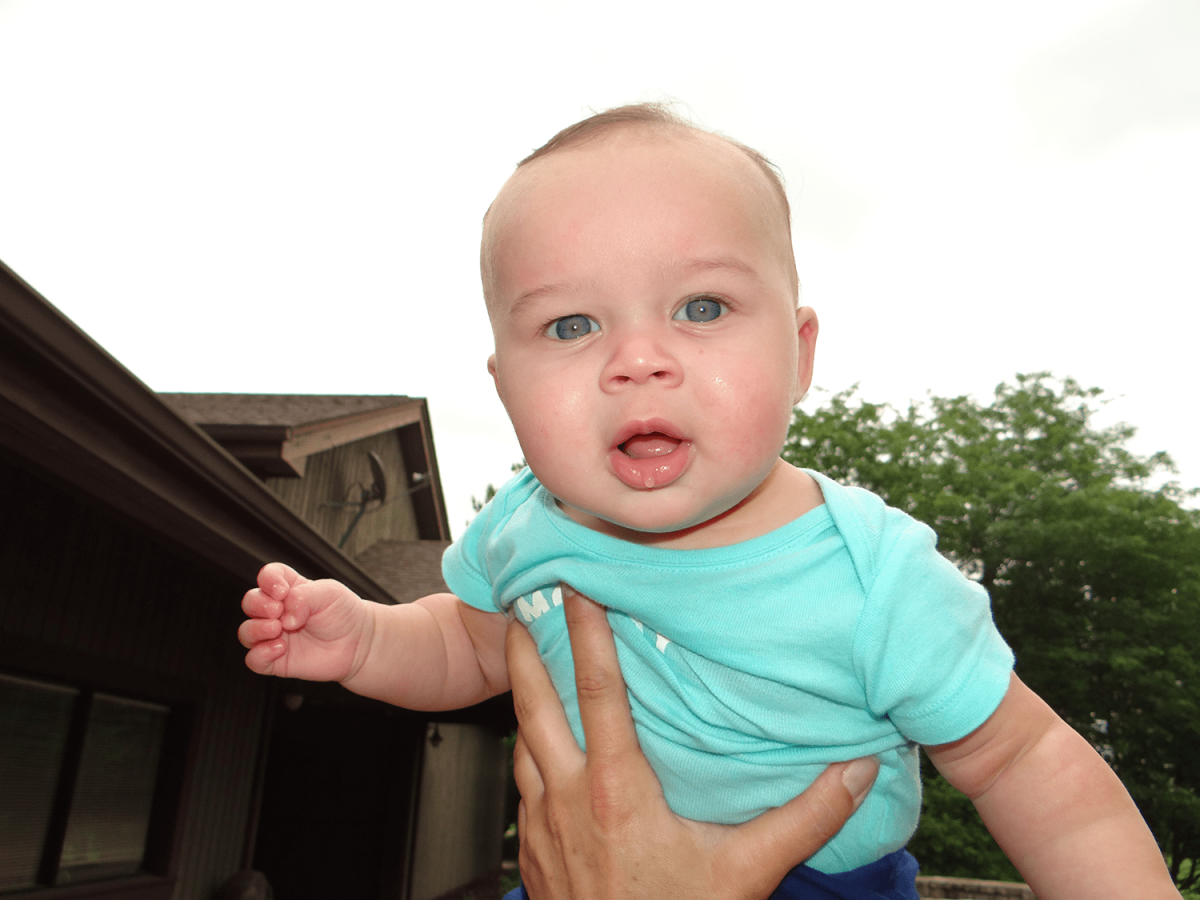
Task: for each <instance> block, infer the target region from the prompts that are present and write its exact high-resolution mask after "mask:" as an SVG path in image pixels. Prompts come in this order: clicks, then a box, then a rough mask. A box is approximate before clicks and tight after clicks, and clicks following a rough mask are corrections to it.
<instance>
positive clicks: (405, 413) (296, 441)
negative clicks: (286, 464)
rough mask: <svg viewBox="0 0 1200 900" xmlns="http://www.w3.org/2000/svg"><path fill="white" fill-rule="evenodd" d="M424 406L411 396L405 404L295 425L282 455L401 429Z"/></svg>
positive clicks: (418, 416)
mask: <svg viewBox="0 0 1200 900" xmlns="http://www.w3.org/2000/svg"><path fill="white" fill-rule="evenodd" d="M424 406H425V401H424V400H420V399H417V398H412V399H410V400H409V401H408V402H407V403H404V404H400V405H397V406H387V407H384V408H383V409H373V410H370V411H368V412H361V413H355V414H354V415H350V416H343V417H342V418H340V419H328V420H326V421H324V422H311V423H309V424H307V425H298V426H296V427H294V428H292V429H291V432H292V433H291V436H290V437H289V438H288V440H287V443H286V444H285V445H284V448H283V455H284V457H285V458H287V459H297V458H302V457H305V456H311V455H312V454H314V453H319V452H321V451H322V450H329V449H331V448H333V447H339V446H341V445H342V444H348V443H350V442H351V441H357V440H360V439H361V438H365V437H371V435H374V434H380V433H382V432H384V431H391V430H392V429H394V428H403V427H404V426H405V425H411V424H412V423H413V422H418V421H420V420H421V416H422V412H423V408H424Z"/></svg>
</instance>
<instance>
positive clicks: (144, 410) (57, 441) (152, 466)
mask: <svg viewBox="0 0 1200 900" xmlns="http://www.w3.org/2000/svg"><path fill="white" fill-rule="evenodd" d="M421 406H422V412H421V414H422V415H427V414H426V413H424V410H423V407H424V404H423V403H422V404H421ZM324 439H325V438H323V437H322V436H321V435H318V434H314V435H310V436H302V440H301V441H300V443H299V444H298V446H317V445H318V444H319V443H320V442H321V441H322V440H324ZM305 441H308V444H307V445H306V444H305ZM0 449H3V451H4V452H5V455H7V456H10V457H13V458H15V460H16V461H17V462H18V463H19V464H20V465H22V466H24V467H28V468H29V469H31V470H36V471H38V472H40V473H42V474H44V475H46V476H48V477H49V478H51V479H53V480H55V481H57V482H59V483H60V484H64V485H66V486H68V487H69V488H70V489H71V490H72V491H73V492H75V493H77V494H80V495H84V496H87V497H89V498H92V499H93V500H95V501H96V502H98V503H101V504H103V505H104V506H105V507H107V508H110V509H111V510H113V511H115V512H116V513H118V514H119V515H121V516H122V517H123V518H125V519H127V520H130V521H132V522H133V523H135V524H136V525H139V526H141V527H142V528H143V529H145V530H146V531H148V532H149V533H150V534H152V535H154V536H156V537H158V538H160V539H162V540H165V541H167V542H170V543H171V544H173V545H175V546H176V547H177V548H179V549H180V550H182V551H184V552H186V553H188V554H189V555H192V556H193V557H199V558H200V559H201V560H202V561H204V562H207V563H209V564H210V565H213V566H215V567H217V568H218V569H220V570H223V571H225V572H227V573H229V574H230V575H232V576H233V577H234V578H236V579H238V580H239V581H242V582H244V583H246V584H247V586H249V585H250V584H252V582H253V578H254V575H255V573H256V572H257V570H258V568H259V567H260V566H261V565H262V564H263V563H264V562H266V561H269V560H281V561H284V562H287V563H289V564H290V565H292V566H294V567H296V568H297V569H300V570H302V571H305V572H308V573H311V574H312V575H313V576H314V577H333V578H337V579H339V580H340V581H342V582H344V583H346V584H347V585H349V586H350V587H351V588H352V589H353V590H355V591H356V592H358V593H359V594H360V595H362V596H364V597H370V598H372V599H377V600H380V601H383V602H394V600H393V599H392V598H391V596H390V595H389V594H388V592H387V591H386V590H385V589H384V588H383V587H381V586H380V585H379V584H377V583H376V582H375V581H374V580H373V579H372V578H371V577H370V576H368V575H367V574H366V573H365V572H363V571H362V570H361V569H360V568H359V567H358V566H356V565H355V564H354V563H353V561H351V560H350V559H349V558H348V557H346V556H345V555H344V554H343V553H342V552H341V551H340V550H338V549H337V548H336V547H334V546H333V545H332V544H330V543H329V542H328V541H326V540H325V539H324V538H323V537H321V535H319V534H318V533H317V532H316V531H314V530H313V529H312V528H311V527H310V526H309V525H308V524H307V523H305V522H304V521H303V520H302V519H300V518H299V517H297V516H296V515H295V514H294V513H292V512H291V510H289V509H288V508H287V507H286V506H284V505H283V503H281V502H280V501H279V500H278V499H277V498H276V497H275V495H274V494H272V493H271V492H270V491H268V490H267V488H266V487H265V486H264V485H263V484H262V482H260V481H259V480H258V478H256V477H255V476H254V475H253V474H252V473H251V472H250V471H249V470H247V469H246V468H245V467H244V466H243V465H241V464H240V463H239V462H238V461H237V460H236V459H235V458H234V457H233V456H232V455H231V454H230V453H228V452H226V451H225V450H224V449H222V448H221V447H220V446H219V445H218V444H217V443H216V442H215V441H214V440H212V439H211V438H210V437H209V436H208V435H206V434H204V433H203V432H202V431H201V430H200V429H198V428H196V427H194V426H192V425H191V424H189V423H188V422H186V421H184V420H183V419H181V418H180V417H179V416H178V415H176V414H175V412H173V411H172V410H171V409H170V408H169V407H168V406H167V405H166V404H165V403H163V402H162V401H161V400H160V399H159V398H158V397H157V396H156V395H155V394H154V392H153V391H151V390H150V389H149V388H148V387H147V386H146V385H144V384H143V383H142V382H141V381H139V380H138V379H137V378H136V377H134V376H133V375H132V374H131V373H130V372H129V371H128V370H126V369H125V368H124V367H123V366H122V365H121V364H120V363H118V362H117V361H116V360H115V359H113V357H111V356H110V355H109V354H108V353H107V352H105V350H104V349H103V348H102V347H100V346H99V345H98V344H97V343H96V342H95V341H93V340H92V339H91V338H89V337H88V336H87V335H86V334H84V333H83V332H82V331H80V330H79V329H78V328H77V327H76V326H75V325H74V324H73V323H72V322H71V321H70V320H68V319H67V318H66V317H65V316H63V315H62V314H61V313H60V312H58V310H56V309H55V308H54V307H53V306H51V305H50V304H49V303H48V302H47V301H46V300H45V299H44V298H42V297H41V296H40V295H39V294H38V293H37V292H36V291H34V290H33V288H31V287H30V286H29V285H28V284H26V283H25V282H24V281H22V280H21V279H20V278H19V277H18V276H17V275H16V274H15V273H13V272H12V271H11V270H10V269H8V268H7V267H6V266H4V265H3V264H2V263H0ZM308 452H313V451H312V450H309V451H308ZM431 459H432V454H431ZM436 505H437V506H439V507H440V506H441V505H442V504H441V502H440V498H438V500H437V501H436ZM443 515H444V513H443Z"/></svg>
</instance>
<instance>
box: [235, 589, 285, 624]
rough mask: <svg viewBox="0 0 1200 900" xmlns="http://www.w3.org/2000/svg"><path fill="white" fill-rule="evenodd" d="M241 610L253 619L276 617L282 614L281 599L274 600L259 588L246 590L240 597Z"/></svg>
mask: <svg viewBox="0 0 1200 900" xmlns="http://www.w3.org/2000/svg"><path fill="white" fill-rule="evenodd" d="M242 612H244V613H245V614H246V615H248V616H252V617H254V618H255V619H278V618H279V617H280V615H282V614H283V601H282V600H275V599H273V598H272V597H270V596H269V595H268V594H264V593H263V592H262V590H261V589H259V588H255V589H254V590H252V591H246V595H245V596H244V597H242Z"/></svg>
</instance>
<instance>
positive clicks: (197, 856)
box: [0, 458, 267, 900]
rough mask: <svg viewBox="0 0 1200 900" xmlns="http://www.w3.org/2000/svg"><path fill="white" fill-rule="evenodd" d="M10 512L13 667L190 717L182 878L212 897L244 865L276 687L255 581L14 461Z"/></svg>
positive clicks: (179, 841)
mask: <svg viewBox="0 0 1200 900" xmlns="http://www.w3.org/2000/svg"><path fill="white" fill-rule="evenodd" d="M0 509H3V510H4V517H3V526H2V528H3V536H2V539H0V571H3V572H4V576H5V577H4V578H3V579H0V651H2V652H0V668H4V669H5V670H9V671H15V672H17V673H18V674H26V675H29V676H32V677H37V678H42V679H45V680H48V681H57V682H60V683H65V684H75V685H81V684H82V685H87V686H90V687H94V688H95V689H98V690H110V691H116V692H119V693H122V694H125V695H129V696H135V697H141V698H144V699H147V700H154V701H157V702H166V703H168V704H169V705H171V706H172V709H173V715H175V714H178V715H185V716H189V717H191V723H190V724H191V738H190V740H189V741H188V742H187V747H186V749H185V751H184V752H185V753H187V754H188V755H189V756H190V757H191V759H192V760H193V763H192V765H191V766H190V767H189V766H187V765H183V766H180V767H179V768H180V771H184V770H187V769H189V768H190V772H189V774H188V785H187V790H186V791H185V794H184V802H183V805H182V807H181V808H180V815H179V818H178V830H177V832H176V834H175V835H174V840H173V841H172V844H173V846H174V847H175V848H177V853H175V854H174V862H173V865H172V870H173V871H172V872H170V873H169V874H172V875H174V876H175V877H176V878H177V880H178V881H177V887H176V890H175V893H174V895H173V896H174V898H175V900H208V898H209V897H211V896H212V893H213V892H214V890H215V889H216V888H217V887H218V886H219V885H220V883H221V882H222V881H223V880H224V879H225V878H226V877H228V876H229V875H230V874H231V873H232V872H234V871H236V870H237V869H238V868H239V866H240V863H241V854H242V850H243V845H244V841H245V823H246V821H247V819H248V816H249V807H250V800H251V791H252V781H253V776H254V762H255V751H256V745H257V742H258V737H259V730H260V722H261V719H262V712H263V702H264V698H265V696H266V693H267V689H266V686H267V682H266V681H265V679H260V678H256V677H254V676H253V675H252V674H251V673H250V672H249V671H248V670H247V669H246V668H245V666H244V665H243V663H242V661H241V656H242V651H241V647H240V646H239V645H238V643H237V641H236V638H235V632H236V628H237V624H238V622H239V620H240V613H239V608H238V603H239V600H240V597H241V593H242V591H243V589H244V586H243V585H235V584H233V583H231V581H229V580H228V578H227V576H223V575H220V574H217V573H216V572H214V571H213V570H210V569H209V568H208V567H206V566H203V565H201V564H198V563H197V562H195V561H193V560H192V559H189V558H187V557H186V556H184V555H182V554H181V553H180V552H179V551H177V550H175V549H172V548H171V547H169V546H167V545H165V544H160V543H159V542H157V541H156V540H154V538H153V537H151V536H149V535H147V534H145V533H143V532H141V531H139V530H138V529H136V528H133V527H131V526H129V525H127V524H126V523H125V522H123V521H121V520H119V519H117V518H115V517H114V516H113V515H112V514H111V513H108V512H106V511H104V510H102V509H100V508H98V507H95V506H92V505H90V504H88V503H86V502H84V501H82V500H79V499H77V498H76V497H74V496H73V495H72V494H71V493H69V492H67V491H64V490H62V489H60V488H59V487H57V486H56V485H53V484H51V483H50V482H48V481H46V480H43V479H42V478H40V477H37V476H35V475H33V474H31V473H30V472H28V471H26V470H23V469H21V468H19V467H18V466H17V465H14V464H13V463H12V462H11V461H10V460H8V459H3V458H0ZM231 826H232V827H231ZM166 856H168V857H170V856H171V854H170V852H169V851H168V853H167V854H166Z"/></svg>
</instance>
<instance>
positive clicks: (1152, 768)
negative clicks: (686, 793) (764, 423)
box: [783, 372, 1200, 886]
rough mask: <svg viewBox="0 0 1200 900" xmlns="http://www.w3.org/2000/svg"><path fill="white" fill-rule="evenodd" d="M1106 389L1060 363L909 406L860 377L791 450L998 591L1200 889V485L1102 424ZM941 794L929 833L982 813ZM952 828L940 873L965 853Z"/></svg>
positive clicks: (1032, 657)
mask: <svg viewBox="0 0 1200 900" xmlns="http://www.w3.org/2000/svg"><path fill="white" fill-rule="evenodd" d="M1101 402H1102V392H1101V391H1100V390H1099V389H1097V388H1086V389H1085V388H1082V387H1080V385H1079V384H1077V383H1076V382H1074V381H1072V380H1070V379H1061V380H1060V379H1055V378H1052V377H1051V376H1050V375H1049V374H1047V373H1044V372H1043V373H1036V374H1033V375H1018V376H1017V378H1016V383H1015V384H1014V385H1009V384H1001V385H999V386H998V387H997V388H996V391H995V395H994V397H993V399H992V402H991V403H990V404H988V405H986V406H984V405H981V404H979V403H978V402H977V401H975V400H973V399H971V398H970V397H951V398H946V397H929V398H927V399H926V400H925V401H924V402H923V403H919V404H918V403H914V404H912V405H910V406H909V408H908V409H907V410H906V411H904V412H899V411H897V410H895V409H892V408H891V407H889V406H887V405H882V404H874V403H869V402H866V401H863V400H861V399H859V398H858V397H857V388H853V389H851V390H849V391H845V392H843V393H840V394H836V395H834V396H833V397H832V398H830V401H829V402H828V403H827V404H826V405H825V406H824V407H822V408H821V409H819V410H817V411H816V412H814V413H812V414H811V415H805V414H802V413H797V415H796V419H795V422H794V424H793V426H792V429H791V432H790V434H789V437H788V442H787V445H786V446H785V448H784V451H783V456H784V458H785V459H787V460H788V461H789V462H792V463H794V464H796V465H802V466H807V467H810V468H814V469H817V470H818V471H821V472H824V473H825V474H827V475H829V476H831V477H833V478H836V479H838V480H840V481H843V482H846V483H850V484H858V485H861V486H863V487H866V488H869V489H871V490H873V491H875V492H876V493H879V494H880V495H882V496H883V497H884V498H885V499H886V500H887V501H888V502H889V503H890V504H892V505H893V506H896V507H899V508H900V509H903V510H905V511H907V512H909V513H910V514H912V515H913V516H915V517H916V518H918V519H920V520H922V521H924V522H926V523H927V524H929V525H930V526H931V527H933V528H934V529H935V530H936V531H937V532H938V535H939V548H940V550H941V551H942V552H943V553H944V554H945V555H946V556H947V557H949V558H950V559H951V560H952V561H954V562H955V563H956V564H957V565H958V566H959V567H960V568H961V569H962V570H963V571H964V572H965V573H966V574H967V575H968V576H969V577H972V578H975V579H977V580H978V581H980V582H981V583H982V584H983V585H984V586H985V587H987V588H988V590H989V591H990V593H991V595H992V605H993V613H994V616H995V618H996V622H997V625H998V626H999V627H1000V630H1001V632H1002V633H1003V634H1004V636H1005V638H1006V639H1007V640H1008V641H1009V643H1010V644H1011V645H1012V647H1013V649H1014V651H1015V652H1016V655H1017V671H1018V673H1019V674H1020V676H1021V678H1022V679H1023V680H1024V681H1025V682H1026V683H1028V684H1029V685H1030V686H1031V687H1032V688H1033V689H1034V690H1036V691H1037V692H1038V693H1039V694H1041V695H1042V697H1043V698H1045V699H1046V701H1047V702H1048V703H1049V704H1050V705H1051V706H1052V707H1054V708H1055V709H1056V710H1057V711H1058V712H1059V714H1060V715H1062V716H1063V718H1064V719H1066V720H1067V721H1068V722H1069V723H1071V725H1072V726H1074V727H1075V728H1076V729H1077V730H1078V731H1080V733H1081V734H1083V735H1084V736H1085V737H1086V738H1087V739H1088V740H1089V741H1090V742H1091V743H1092V744H1093V746H1095V747H1096V748H1097V750H1098V751H1099V752H1100V753H1101V754H1102V755H1103V756H1104V758H1105V759H1107V760H1108V761H1109V763H1110V764H1111V765H1112V766H1113V768H1114V769H1115V770H1116V771H1117V773H1118V774H1119V775H1120V776H1121V778H1122V779H1123V780H1124V782H1125V784H1126V786H1127V787H1128V788H1129V790H1130V793H1131V794H1133V796H1134V799H1135V800H1136V801H1137V802H1138V804H1139V806H1140V808H1141V809H1142V812H1143V814H1144V815H1145V816H1146V818H1147V821H1148V822H1149V823H1150V826H1151V829H1152V830H1153V831H1154V833H1155V835H1156V837H1157V839H1158V841H1159V844H1160V846H1161V847H1162V848H1163V850H1164V852H1165V853H1166V854H1167V855H1168V856H1169V857H1170V859H1171V860H1172V865H1173V867H1174V869H1173V871H1174V873H1175V874H1176V877H1177V880H1178V881H1179V883H1180V884H1181V886H1188V885H1189V884H1190V883H1191V882H1192V881H1193V880H1195V879H1197V878H1200V871H1197V872H1196V873H1195V875H1193V874H1192V866H1191V865H1190V862H1188V861H1190V860H1194V859H1200V799H1198V797H1200V751H1198V750H1197V749H1196V748H1200V716H1198V715H1197V713H1198V712H1200V667H1198V666H1197V663H1196V662H1195V653H1194V650H1193V648H1194V647H1195V646H1196V644H1197V641H1198V640H1200V515H1198V514H1197V512H1196V511H1194V510H1188V509H1185V508H1183V507H1182V506H1181V505H1180V504H1181V502H1182V501H1184V500H1185V499H1186V498H1188V497H1190V496H1194V492H1184V491H1182V490H1181V489H1180V488H1179V487H1178V485H1175V484H1167V485H1165V486H1163V487H1159V488H1157V489H1151V488H1150V487H1148V484H1149V482H1150V479H1151V478H1153V477H1154V476H1155V475H1156V474H1158V473H1161V472H1167V473H1169V472H1173V471H1174V468H1173V466H1172V464H1171V461H1170V458H1169V457H1168V456H1167V455H1166V454H1164V453H1158V454H1154V455H1153V456H1150V457H1139V456H1137V455H1135V454H1133V453H1132V452H1130V451H1129V450H1128V449H1127V448H1126V446H1125V443H1126V442H1127V441H1128V439H1129V438H1130V437H1131V436H1132V435H1133V433H1134V430H1133V428H1131V427H1130V426H1128V425H1117V426H1114V427H1112V428H1107V429H1098V428H1095V427H1093V425H1092V418H1093V415H1094V412H1095V409H1096V407H1097V405H1098V404H1100V403H1101ZM938 796H939V797H940V795H938ZM938 803H939V804H940V805H938V806H935V808H933V809H931V810H930V811H929V814H928V815H927V817H926V818H927V822H926V823H925V824H923V825H922V829H921V832H919V835H918V842H920V841H921V840H922V839H923V836H925V835H927V834H929V833H931V831H930V830H931V829H932V831H933V832H937V831H938V829H939V828H942V829H943V830H945V828H951V829H952V830H953V829H961V828H964V827H981V826H967V825H964V824H963V823H962V822H961V821H959V814H958V812H955V813H954V814H953V816H952V817H951V818H952V819H953V821H952V822H951V821H950V819H947V818H946V816H947V815H949V814H943V813H939V812H938V811H937V810H938V809H939V808H946V809H949V808H950V807H948V806H946V804H945V803H943V802H942V801H941V800H939V801H938ZM954 809H956V810H957V807H954ZM939 816H941V819H939ZM970 821H971V822H974V821H975V820H974V819H971V820H970ZM939 822H941V824H940V825H939V824H938V823H939ZM948 822H949V823H950V824H947V823H948ZM963 840H966V841H967V842H968V843H970V844H971V846H972V847H976V844H975V843H972V841H974V838H969V837H968V836H964V838H963ZM940 841H941V843H940V845H939V846H941V847H942V848H943V849H942V850H937V851H936V852H935V856H934V859H932V860H930V859H926V860H925V863H926V868H927V870H928V868H929V864H930V863H931V862H937V861H938V860H941V861H943V862H942V863H938V866H935V871H940V868H939V866H941V865H943V864H945V865H950V862H951V858H950V857H951V856H952V853H951V851H950V850H949V849H948V848H950V847H952V845H953V842H952V841H950V840H949V839H948V838H945V837H943V838H941V839H940ZM985 845H986V842H979V844H978V846H980V847H982V846H985ZM925 849H926V850H930V849H932V848H930V847H927V848H925ZM964 852H965V851H964ZM976 852H977V850H972V851H971V854H968V855H972V854H975V853H976ZM978 852H982V851H978ZM951 867H952V866H951ZM945 874H951V872H950V871H946V873H945Z"/></svg>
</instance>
